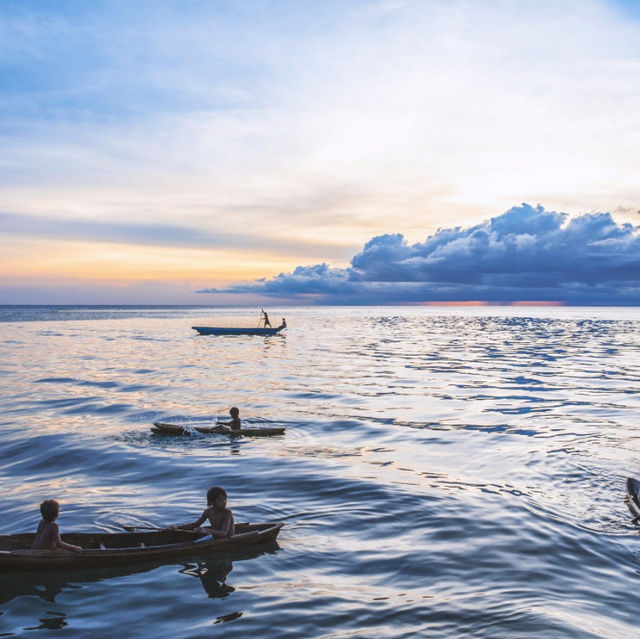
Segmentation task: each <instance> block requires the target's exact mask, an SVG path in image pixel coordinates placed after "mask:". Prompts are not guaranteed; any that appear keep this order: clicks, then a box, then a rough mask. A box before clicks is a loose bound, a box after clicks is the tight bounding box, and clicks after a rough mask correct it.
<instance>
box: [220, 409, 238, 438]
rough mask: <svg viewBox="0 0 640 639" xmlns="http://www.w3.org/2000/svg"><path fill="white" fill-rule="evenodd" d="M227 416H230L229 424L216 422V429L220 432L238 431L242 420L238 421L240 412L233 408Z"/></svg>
mask: <svg viewBox="0 0 640 639" xmlns="http://www.w3.org/2000/svg"><path fill="white" fill-rule="evenodd" d="M229 415H230V416H231V421H230V422H218V426H217V428H220V430H221V431H223V432H224V431H226V430H240V429H241V428H242V420H241V419H240V410H239V409H237V408H236V407H235V406H234V407H233V408H232V409H231V410H229Z"/></svg>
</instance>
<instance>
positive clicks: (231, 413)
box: [229, 406, 240, 419]
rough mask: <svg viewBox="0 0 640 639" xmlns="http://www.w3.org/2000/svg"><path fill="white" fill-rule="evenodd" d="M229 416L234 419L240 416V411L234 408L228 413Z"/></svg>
mask: <svg viewBox="0 0 640 639" xmlns="http://www.w3.org/2000/svg"><path fill="white" fill-rule="evenodd" d="M229 415H231V417H233V419H236V418H237V417H238V415H240V411H239V410H238V409H237V408H236V407H235V406H234V407H233V408H232V409H231V410H230V411H229Z"/></svg>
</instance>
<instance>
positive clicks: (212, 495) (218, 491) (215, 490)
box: [207, 486, 227, 506]
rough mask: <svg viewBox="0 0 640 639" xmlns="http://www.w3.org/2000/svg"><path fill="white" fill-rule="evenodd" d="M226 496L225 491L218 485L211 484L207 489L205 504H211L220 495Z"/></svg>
mask: <svg viewBox="0 0 640 639" xmlns="http://www.w3.org/2000/svg"><path fill="white" fill-rule="evenodd" d="M220 495H224V496H225V498H226V496H227V491H226V490H225V489H224V488H221V487H220V486H213V487H211V488H209V490H208V491H207V506H213V502H214V501H215V500H216V499H217V498H218V497H219V496H220Z"/></svg>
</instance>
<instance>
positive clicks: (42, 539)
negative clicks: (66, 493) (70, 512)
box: [31, 499, 82, 552]
mask: <svg viewBox="0 0 640 639" xmlns="http://www.w3.org/2000/svg"><path fill="white" fill-rule="evenodd" d="M40 514H41V515H42V521H41V522H40V523H39V524H38V530H37V531H36V538H35V539H34V540H33V544H32V546H31V550H57V549H58V548H62V549H64V550H73V552H82V548H81V547H80V546H74V545H73V544H68V543H66V542H64V541H62V539H60V528H58V524H56V519H57V518H58V515H59V514H60V504H59V503H58V502H57V501H56V500H55V499H45V501H43V502H42V503H41V504H40Z"/></svg>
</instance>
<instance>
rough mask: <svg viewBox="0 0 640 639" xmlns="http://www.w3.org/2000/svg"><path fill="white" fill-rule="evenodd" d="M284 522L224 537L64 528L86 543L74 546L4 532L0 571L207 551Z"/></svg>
mask: <svg viewBox="0 0 640 639" xmlns="http://www.w3.org/2000/svg"><path fill="white" fill-rule="evenodd" d="M283 525H284V524H282V523H267V524H239V525H238V526H236V534H235V535H233V536H232V537H227V538H225V539H214V538H213V537H211V536H210V535H205V534H203V533H197V532H195V531H194V532H191V531H188V530H158V531H154V532H123V533H73V532H71V533H63V534H62V541H66V542H67V543H70V544H74V545H76V546H81V547H82V548H83V551H82V552H78V553H77V552H73V551H69V550H62V549H60V550H31V549H30V548H31V545H32V544H33V540H34V539H35V533H24V534H18V535H0V572H44V571H51V570H80V569H88V568H108V567H111V566H122V565H131V564H138V563H144V562H151V561H165V560H172V559H177V558H180V557H195V556H200V557H201V556H204V555H208V554H210V553H214V552H218V551H222V550H232V549H234V548H241V547H243V546H253V545H256V544H263V543H267V542H272V541H275V539H276V537H277V536H278V533H279V532H280V529H281V528H282V526H283Z"/></svg>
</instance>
